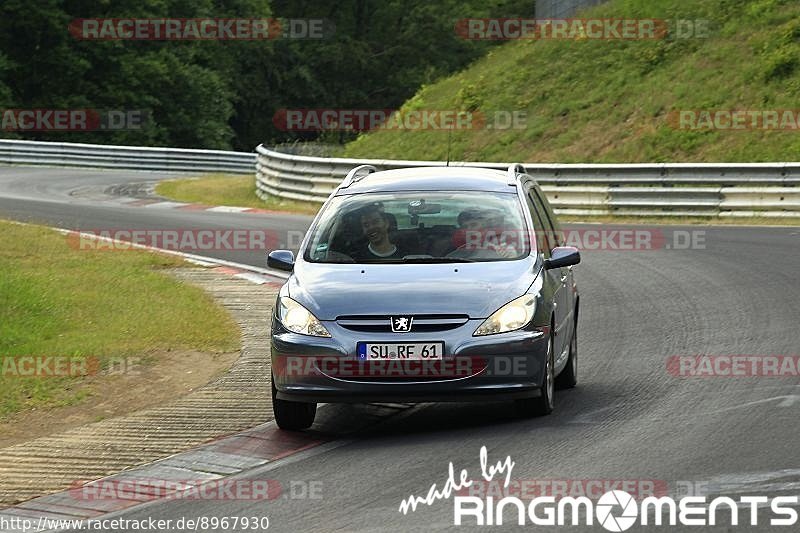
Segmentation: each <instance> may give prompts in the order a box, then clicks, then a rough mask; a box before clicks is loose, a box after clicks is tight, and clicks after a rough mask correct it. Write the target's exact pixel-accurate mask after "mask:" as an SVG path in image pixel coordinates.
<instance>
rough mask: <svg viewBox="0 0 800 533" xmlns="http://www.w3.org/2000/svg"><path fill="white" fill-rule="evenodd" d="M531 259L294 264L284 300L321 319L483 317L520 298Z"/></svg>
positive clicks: (532, 268) (532, 272)
mask: <svg viewBox="0 0 800 533" xmlns="http://www.w3.org/2000/svg"><path fill="white" fill-rule="evenodd" d="M537 270H538V266H537V265H536V264H535V261H534V258H532V257H528V258H525V259H522V260H519V261H497V262H487V263H446V264H403V265H352V264H350V265H342V264H325V263H306V262H303V261H300V262H298V263H297V264H296V265H295V271H294V273H293V275H292V276H291V277H290V278H289V281H288V290H289V296H290V297H291V298H292V299H294V300H296V301H297V302H299V303H301V304H302V305H304V306H305V307H306V308H307V309H308V310H309V311H311V312H312V313H313V314H314V316H316V317H317V318H319V319H320V320H335V319H336V318H337V317H340V316H344V315H392V314H398V315H400V314H403V315H414V314H459V315H463V314H465V315H469V317H470V318H487V317H488V316H489V315H491V314H492V313H493V312H494V311H496V310H497V309H498V308H500V307H501V306H503V305H504V304H506V303H507V302H510V301H511V300H513V299H514V298H517V297H518V296H522V295H523V294H524V293H525V291H527V290H528V288H529V287H530V286H531V284H532V283H533V281H534V280H535V278H536V271H537Z"/></svg>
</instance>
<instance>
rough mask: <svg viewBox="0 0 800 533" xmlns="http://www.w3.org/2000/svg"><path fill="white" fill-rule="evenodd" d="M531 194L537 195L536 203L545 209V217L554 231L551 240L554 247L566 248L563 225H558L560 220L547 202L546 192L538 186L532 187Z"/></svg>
mask: <svg viewBox="0 0 800 533" xmlns="http://www.w3.org/2000/svg"><path fill="white" fill-rule="evenodd" d="M530 192H531V193H533V194H535V195H536V196H535V199H534V203H535V204H536V205H538V206H541V208H542V209H544V216H545V217H547V219H548V221H549V225H550V228H551V229H552V230H553V233H552V239H551V244H552V246H553V247H556V246H564V232H563V231H561V225H560V224H559V223H558V220H556V214H555V212H553V208H552V207H551V206H550V203H549V202H548V201H547V198H546V197H545V195H544V192H542V190H541V189H539V187H536V186H533V187H531V190H530Z"/></svg>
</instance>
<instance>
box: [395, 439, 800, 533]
mask: <svg viewBox="0 0 800 533" xmlns="http://www.w3.org/2000/svg"><path fill="white" fill-rule="evenodd" d="M514 466H515V463H514V461H512V460H511V457H510V456H507V457H506V458H505V460H503V461H497V462H496V463H494V464H491V463H489V460H488V452H487V450H486V447H485V446H483V447H481V450H480V469H481V470H480V471H481V478H482V480H483V481H484V482H487V483H491V482H492V481H493V480H495V478H497V479H498V480H503V481H504V486H505V487H508V486H509V484H510V483H511V473H512V471H513V469H514ZM475 482H476V481H475V480H473V479H472V478H471V477H470V474H469V472H468V471H467V470H466V469H462V470H460V471H459V472H458V474H456V472H455V468H454V467H453V463H452V462H451V463H450V464H449V465H448V476H447V479H446V480H445V482H444V484H443V485H442V486H441V488H440V487H439V486H438V485H437V484H436V483H434V484H433V485H431V487H430V489H429V490H428V492H427V494H426V495H425V496H416V495H413V494H412V495H410V496H408V497H407V498H406V499H404V500H403V501H402V502H401V503H400V507H399V509H398V510H399V512H401V513H403V514H404V515H405V514H408V513H409V512H415V511H416V510H417V508H418V507H419V506H421V505H428V506H431V505H433V504H434V503H436V502H438V501H440V500H446V499H450V498H451V497H452V499H453V524H454V525H456V526H462V525H468V526H500V525H503V524H517V525H520V526H525V525H534V526H566V525H570V526H577V525H587V526H592V525H594V524H595V522H596V523H597V524H599V525H600V526H602V527H603V528H604V529H606V530H607V531H615V532H619V531H627V530H628V529H630V528H631V527H633V526H634V525H636V524H641V525H643V526H647V525H656V526H661V525H669V526H674V525H678V524H680V525H684V526H699V527H707V526H715V525H718V523H721V524H728V523H729V524H730V525H731V526H738V525H740V523H741V525H743V526H746V525H747V524H748V523H749V525H765V524H767V525H770V526H793V525H796V524H797V519H798V515H797V511H796V510H795V509H793V507H796V506H797V504H798V497H797V496H779V497H775V498H769V497H767V496H741V497H739V498H738V499H733V498H729V497H726V496H719V497H716V498H712V499H708V498H707V497H706V496H685V497H683V498H680V499H679V500H676V499H674V498H671V497H669V496H648V497H645V498H643V499H642V500H641V502H640V501H638V500H637V499H636V498H634V497H633V495H631V494H630V493H629V492H627V491H625V490H610V491H608V492H606V493H604V494H602V495H601V496H600V497H599V498H598V499H597V501H596V502H595V501H593V500H592V499H590V498H588V497H585V496H579V497H572V496H567V497H562V498H559V499H557V498H556V497H555V496H538V497H535V498H533V499H531V500H529V501H523V500H522V499H520V498H519V497H517V496H506V497H502V498H499V499H497V498H495V497H493V496H485V497H483V498H481V497H477V496H461V495H459V494H461V493H463V491H464V490H465V489H467V488H468V487H471V486H472V485H473V483H475ZM759 509H761V510H762V512H761V514H759V513H758V512H757V511H758V510H759ZM765 509H766V510H768V512H769V513H770V514H771V516H768V517H766V518H765V517H764V515H765V512H764V510H765Z"/></svg>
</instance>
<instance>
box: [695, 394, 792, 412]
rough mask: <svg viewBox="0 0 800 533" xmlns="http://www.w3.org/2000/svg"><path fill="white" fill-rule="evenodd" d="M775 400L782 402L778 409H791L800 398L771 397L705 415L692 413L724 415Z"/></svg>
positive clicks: (790, 395)
mask: <svg viewBox="0 0 800 533" xmlns="http://www.w3.org/2000/svg"><path fill="white" fill-rule="evenodd" d="M775 400H782V401H781V402H780V403H779V404H778V405H777V406H778V407H791V406H793V405H794V404H796V403H797V400H800V396H798V395H796V394H787V395H785V396H773V397H772V398H764V399H763V400H755V401H752V402H745V403H741V404H739V405H732V406H731V407H724V408H722V409H717V410H714V411H706V412H705V413H694V414H700V415H713V414H716V413H726V412H728V411H735V410H737V409H743V408H745V407H751V406H753V405H760V404H763V403H770V402H774V401H775Z"/></svg>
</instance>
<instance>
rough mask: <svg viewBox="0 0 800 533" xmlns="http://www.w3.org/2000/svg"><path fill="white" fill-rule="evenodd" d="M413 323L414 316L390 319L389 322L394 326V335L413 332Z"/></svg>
mask: <svg viewBox="0 0 800 533" xmlns="http://www.w3.org/2000/svg"><path fill="white" fill-rule="evenodd" d="M413 321H414V317H413V316H392V317H389V322H391V324H392V333H408V332H409V331H411V322H413Z"/></svg>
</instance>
